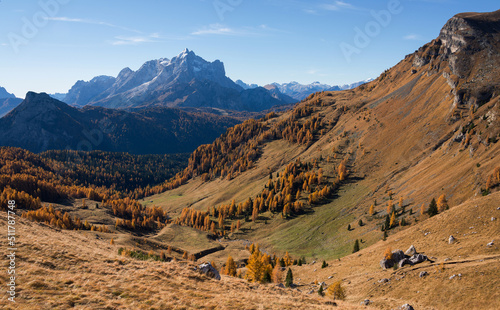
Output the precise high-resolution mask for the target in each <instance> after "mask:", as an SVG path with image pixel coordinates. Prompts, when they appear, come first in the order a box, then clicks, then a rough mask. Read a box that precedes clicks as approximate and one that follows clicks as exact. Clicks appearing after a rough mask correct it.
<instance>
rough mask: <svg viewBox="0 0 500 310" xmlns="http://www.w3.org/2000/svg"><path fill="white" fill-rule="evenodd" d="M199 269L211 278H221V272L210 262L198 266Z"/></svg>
mask: <svg viewBox="0 0 500 310" xmlns="http://www.w3.org/2000/svg"><path fill="white" fill-rule="evenodd" d="M198 271H199V272H201V273H204V274H205V275H207V276H208V277H210V278H213V279H215V280H220V274H219V272H218V271H217V269H215V268H214V267H213V266H212V264H210V263H203V264H201V265H200V266H198Z"/></svg>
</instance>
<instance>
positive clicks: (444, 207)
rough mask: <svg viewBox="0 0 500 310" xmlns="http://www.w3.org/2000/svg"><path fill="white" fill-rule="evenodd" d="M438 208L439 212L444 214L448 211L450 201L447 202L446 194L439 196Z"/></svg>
mask: <svg viewBox="0 0 500 310" xmlns="http://www.w3.org/2000/svg"><path fill="white" fill-rule="evenodd" d="M437 208H438V211H439V212H443V211H445V210H447V209H448V201H447V200H446V196H445V195H444V194H442V195H441V196H439V198H438V201H437Z"/></svg>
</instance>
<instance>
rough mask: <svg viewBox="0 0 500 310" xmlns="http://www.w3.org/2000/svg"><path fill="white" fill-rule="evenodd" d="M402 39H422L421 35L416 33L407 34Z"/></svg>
mask: <svg viewBox="0 0 500 310" xmlns="http://www.w3.org/2000/svg"><path fill="white" fill-rule="evenodd" d="M403 39H404V40H415V41H418V40H422V37H421V36H420V35H418V34H408V35H405V36H404V37H403Z"/></svg>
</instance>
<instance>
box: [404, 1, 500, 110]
mask: <svg viewBox="0 0 500 310" xmlns="http://www.w3.org/2000/svg"><path fill="white" fill-rule="evenodd" d="M499 63H500V10H498V11H495V12H490V13H461V14H457V15H455V16H454V17H452V18H451V19H449V20H448V22H447V23H446V24H445V25H444V26H443V28H442V29H441V32H440V34H439V36H438V37H437V38H436V39H435V40H433V41H432V42H430V43H428V44H426V45H424V46H422V47H421V48H420V49H419V50H418V51H417V52H416V53H415V54H414V57H413V62H412V65H413V66H414V67H416V68H421V67H424V69H426V70H427V72H428V73H435V72H440V73H441V74H442V76H443V77H444V78H445V79H446V80H447V82H448V84H449V85H450V87H451V90H452V93H453V95H454V97H455V100H454V106H455V107H456V106H459V105H475V106H481V105H482V104H484V103H486V102H488V101H489V100H490V99H491V98H494V97H495V96H496V95H498V94H499V92H500V84H499V83H497V82H494V81H496V77H498V75H499V72H500V70H499V66H498V64H499ZM492 81H493V82H492Z"/></svg>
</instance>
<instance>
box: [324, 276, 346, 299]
mask: <svg viewBox="0 0 500 310" xmlns="http://www.w3.org/2000/svg"><path fill="white" fill-rule="evenodd" d="M326 294H327V295H328V296H331V297H333V299H338V300H345V298H346V294H345V290H344V288H343V287H342V281H341V280H339V281H337V282H335V283H333V284H332V285H330V286H329V287H328V289H327V290H326Z"/></svg>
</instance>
